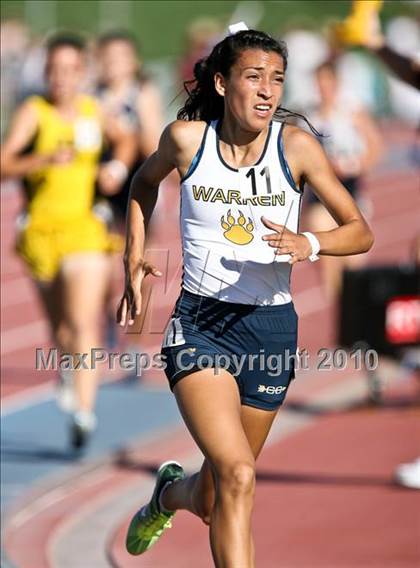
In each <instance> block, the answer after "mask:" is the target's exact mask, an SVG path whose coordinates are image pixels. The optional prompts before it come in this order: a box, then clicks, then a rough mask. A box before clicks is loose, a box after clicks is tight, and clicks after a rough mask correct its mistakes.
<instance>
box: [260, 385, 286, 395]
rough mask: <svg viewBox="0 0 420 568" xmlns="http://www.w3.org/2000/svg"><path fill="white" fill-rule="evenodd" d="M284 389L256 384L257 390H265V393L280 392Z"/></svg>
mask: <svg viewBox="0 0 420 568" xmlns="http://www.w3.org/2000/svg"><path fill="white" fill-rule="evenodd" d="M285 390H286V387H274V386H268V387H266V386H265V385H258V392H266V393H267V394H280V393H282V392H283V391H285Z"/></svg>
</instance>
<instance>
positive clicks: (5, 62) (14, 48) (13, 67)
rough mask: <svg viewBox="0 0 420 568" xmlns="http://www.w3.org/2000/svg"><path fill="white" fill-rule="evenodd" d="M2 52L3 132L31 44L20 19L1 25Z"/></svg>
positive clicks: (13, 103)
mask: <svg viewBox="0 0 420 568" xmlns="http://www.w3.org/2000/svg"><path fill="white" fill-rule="evenodd" d="M0 39H1V45H0V53H1V60H0V61H1V125H2V132H1V133H2V134H3V128H4V125H5V124H6V122H7V118H8V117H9V116H10V114H11V112H12V111H13V108H14V105H15V104H16V98H17V93H18V90H19V77H20V74H21V71H22V67H23V64H24V61H25V57H26V50H27V49H28V46H29V41H30V37H29V31H28V29H27V27H26V26H25V24H24V23H23V22H20V21H19V20H6V21H3V22H1V25H0Z"/></svg>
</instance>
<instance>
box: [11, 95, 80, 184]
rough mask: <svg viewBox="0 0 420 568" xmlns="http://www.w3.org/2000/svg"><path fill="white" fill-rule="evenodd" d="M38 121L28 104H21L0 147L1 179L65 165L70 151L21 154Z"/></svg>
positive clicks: (70, 157) (30, 138)
mask: <svg viewBox="0 0 420 568" xmlns="http://www.w3.org/2000/svg"><path fill="white" fill-rule="evenodd" d="M37 128H38V120H37V116H36V111H35V109H34V107H33V105H32V104H31V103H30V102H26V103H23V104H22V106H20V107H19V108H18V110H17V111H16V113H15V115H14V117H13V119H12V123H11V125H10V128H9V133H8V135H7V137H6V140H5V142H4V144H2V146H1V177H2V178H8V177H24V176H26V175H28V174H30V173H31V172H33V171H35V170H38V169H40V168H43V167H45V166H48V165H49V164H53V163H55V164H58V163H62V164H64V163H67V162H69V161H70V160H71V159H72V151H71V150H69V149H63V150H59V151H58V152H55V153H53V154H42V155H41V154H34V153H31V154H23V155H22V152H23V151H24V150H25V148H27V147H28V146H29V144H30V143H31V142H32V140H33V139H34V137H35V135H36V131H37Z"/></svg>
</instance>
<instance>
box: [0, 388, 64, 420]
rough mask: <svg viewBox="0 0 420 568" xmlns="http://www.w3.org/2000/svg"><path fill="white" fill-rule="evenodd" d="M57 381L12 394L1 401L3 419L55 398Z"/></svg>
mask: <svg viewBox="0 0 420 568" xmlns="http://www.w3.org/2000/svg"><path fill="white" fill-rule="evenodd" d="M54 384H55V381H48V382H47V383H43V384H42V385H36V386H32V387H30V388H27V389H25V390H24V391H20V392H17V393H13V394H10V395H8V396H6V397H5V398H4V400H2V401H1V417H2V418H3V417H4V416H8V415H9V414H14V413H15V412H20V411H21V410H24V409H25V408H28V407H30V406H35V405H36V404H40V403H41V402H46V401H47V400H50V399H52V398H53V397H54V390H55V389H54Z"/></svg>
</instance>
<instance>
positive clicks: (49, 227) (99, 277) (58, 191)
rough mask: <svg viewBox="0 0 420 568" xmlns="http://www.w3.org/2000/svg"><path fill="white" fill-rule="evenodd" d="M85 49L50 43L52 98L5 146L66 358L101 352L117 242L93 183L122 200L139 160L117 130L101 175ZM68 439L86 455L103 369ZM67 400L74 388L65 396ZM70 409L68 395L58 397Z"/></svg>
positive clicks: (80, 379) (42, 290) (83, 390)
mask: <svg viewBox="0 0 420 568" xmlns="http://www.w3.org/2000/svg"><path fill="white" fill-rule="evenodd" d="M84 71H85V50H84V43H83V41H82V40H81V39H80V38H79V37H78V36H74V35H60V36H56V37H53V38H52V39H51V40H50V42H49V44H48V49H47V66H46V81H47V89H48V91H47V96H46V97H41V96H33V97H30V98H29V99H27V100H26V101H25V102H24V103H23V104H22V105H21V106H20V107H19V108H18V110H17V112H16V114H15V116H14V117H13V119H12V122H11V127H10V131H9V133H8V135H7V137H6V140H5V143H4V145H3V146H2V148H1V159H2V175H3V176H4V177H14V178H23V179H24V181H25V184H26V197H27V211H26V213H25V214H24V216H23V217H22V218H21V224H20V230H19V234H18V239H17V249H18V252H19V254H20V255H21V257H22V258H23V260H24V261H25V262H26V264H27V267H28V269H29V271H30V273H31V275H32V277H33V279H34V282H35V284H36V288H37V291H38V293H39V296H40V299H41V301H42V303H43V306H44V308H45V311H46V314H47V316H48V318H49V322H50V326H51V332H52V338H53V341H54V342H55V344H56V345H57V346H58V347H59V349H60V351H61V353H71V354H75V353H87V354H90V352H91V349H92V348H94V347H98V346H99V345H100V339H101V336H100V325H101V315H102V310H103V303H104V295H105V291H106V290H105V289H106V282H107V281H108V273H109V270H110V262H109V252H111V251H112V250H113V249H114V247H115V246H118V245H119V244H120V243H115V242H114V240H113V239H112V237H111V236H110V235H109V234H108V232H107V229H106V227H105V225H104V223H103V222H102V221H101V220H100V219H99V218H97V217H96V216H95V215H94V214H93V212H92V202H93V195H94V186H95V178H96V177H97V178H98V181H99V186H100V187H101V191H103V192H104V193H106V194H111V193H115V192H117V191H118V190H119V188H120V186H121V183H122V182H123V181H124V179H125V177H126V174H127V171H128V167H129V166H130V164H131V162H132V160H133V156H134V141H133V140H132V137H130V136H128V135H127V134H126V133H125V132H123V131H121V130H118V129H117V128H114V130H113V132H112V143H113V147H114V160H113V161H112V162H110V163H108V164H105V165H103V166H102V167H101V168H99V170H98V161H99V156H100V151H101V146H102V139H103V133H104V121H103V117H102V115H101V112H100V109H99V106H98V104H97V101H96V100H95V99H93V98H92V97H89V96H86V95H82V94H81V93H80V85H81V84H82V82H83V77H84ZM74 365H76V367H75V369H73V371H72V372H70V373H66V374H65V376H64V375H63V376H62V377H61V379H62V383H61V386H62V387H66V386H67V383H68V382H69V381H70V380H72V379H74V393H75V399H76V400H75V401H74V407H73V409H72V410H73V415H72V421H71V441H72V444H73V446H74V447H80V446H81V445H83V443H84V442H85V441H86V439H87V437H88V435H89V434H90V432H91V431H92V430H93V429H94V427H95V423H96V419H95V414H94V405H95V396H96V389H97V374H98V371H97V370H94V369H91V368H83V367H80V366H79V367H77V359H75V361H74ZM60 392H61V395H68V393H69V389H66V388H62V389H61V391H60ZM61 402H62V403H66V404H67V405H69V400H68V397H67V399H66V397H64V396H63V397H62V398H61Z"/></svg>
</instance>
